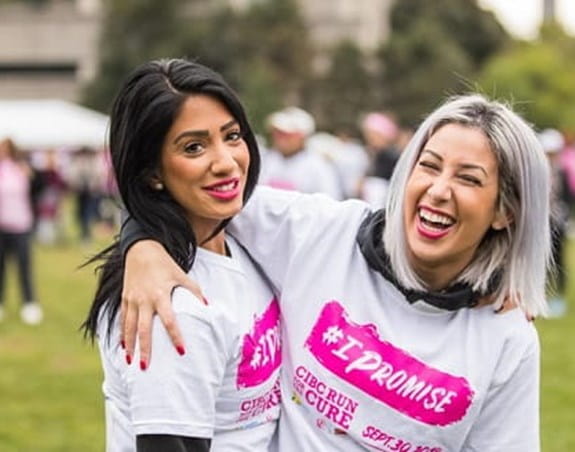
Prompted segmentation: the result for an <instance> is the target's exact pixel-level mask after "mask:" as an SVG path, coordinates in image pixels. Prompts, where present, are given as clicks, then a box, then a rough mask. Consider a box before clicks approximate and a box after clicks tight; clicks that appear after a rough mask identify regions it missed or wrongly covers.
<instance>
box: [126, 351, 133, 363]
mask: <svg viewBox="0 0 575 452" xmlns="http://www.w3.org/2000/svg"><path fill="white" fill-rule="evenodd" d="M126 362H127V363H128V365H130V364H132V357H131V356H130V355H129V354H128V353H126Z"/></svg>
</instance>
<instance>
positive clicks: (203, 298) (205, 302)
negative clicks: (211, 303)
mask: <svg viewBox="0 0 575 452" xmlns="http://www.w3.org/2000/svg"><path fill="white" fill-rule="evenodd" d="M202 301H203V302H204V304H205V305H206V306H207V305H208V300H206V297H202Z"/></svg>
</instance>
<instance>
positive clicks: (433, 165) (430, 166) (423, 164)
mask: <svg viewBox="0 0 575 452" xmlns="http://www.w3.org/2000/svg"><path fill="white" fill-rule="evenodd" d="M418 165H419V166H421V167H423V168H427V169H431V170H434V171H438V170H439V165H438V164H437V163H435V162H432V161H430V160H420V161H419V163H418Z"/></svg>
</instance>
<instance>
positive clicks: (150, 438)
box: [136, 435, 211, 452]
mask: <svg viewBox="0 0 575 452" xmlns="http://www.w3.org/2000/svg"><path fill="white" fill-rule="evenodd" d="M210 445H211V440H210V439H209V438H188V437H185V436H176V435H138V436H137V437H136V448H137V451H138V452H158V451H162V452H209V450H210Z"/></svg>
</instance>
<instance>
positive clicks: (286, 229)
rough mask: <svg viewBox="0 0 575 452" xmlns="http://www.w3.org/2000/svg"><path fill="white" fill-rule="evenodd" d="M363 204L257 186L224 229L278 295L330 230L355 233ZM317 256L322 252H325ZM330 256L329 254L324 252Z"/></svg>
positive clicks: (361, 216)
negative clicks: (294, 269)
mask: <svg viewBox="0 0 575 452" xmlns="http://www.w3.org/2000/svg"><path fill="white" fill-rule="evenodd" d="M367 211H368V207H367V204H365V203H362V202H360V201H357V200H348V201H336V200H334V199H333V198H331V197H329V196H327V195H324V194H306V193H299V192H293V191H288V190H278V189H274V188H270V187H262V186H259V187H257V188H256V190H255V191H254V194H253V196H252V197H251V198H250V200H249V201H248V202H247V204H246V205H245V207H244V208H243V209H242V211H241V212H240V213H239V214H238V215H236V216H235V217H234V219H233V220H232V221H231V223H230V224H229V225H228V227H227V232H228V233H230V234H231V235H233V236H234V237H235V238H236V239H237V240H238V241H239V242H240V243H241V244H242V245H243V246H244V247H245V248H246V249H247V251H248V252H249V254H250V255H251V256H252V257H253V258H254V260H255V261H256V262H257V263H258V264H259V265H260V266H261V267H262V269H263V271H264V272H265V274H266V276H267V277H268V278H269V279H270V281H271V283H272V284H273V286H274V288H275V289H276V290H279V291H281V290H282V282H283V281H284V280H285V275H286V272H288V271H289V268H290V265H291V264H292V262H295V261H298V262H301V261H302V259H303V261H305V257H306V256H307V255H309V253H310V252H314V251H313V250H316V251H315V252H320V251H317V245H318V244H321V239H322V234H324V233H325V231H326V230H327V229H328V228H333V227H336V226H337V227H340V228H344V227H347V226H349V228H350V229H348V230H353V229H354V228H355V232H354V234H355V233H356V232H357V230H358V228H359V224H360V222H361V218H363V217H364V216H365V214H366V212H367ZM321 252H323V253H326V250H322V251H321ZM327 252H328V253H329V252H331V251H327Z"/></svg>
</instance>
